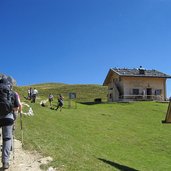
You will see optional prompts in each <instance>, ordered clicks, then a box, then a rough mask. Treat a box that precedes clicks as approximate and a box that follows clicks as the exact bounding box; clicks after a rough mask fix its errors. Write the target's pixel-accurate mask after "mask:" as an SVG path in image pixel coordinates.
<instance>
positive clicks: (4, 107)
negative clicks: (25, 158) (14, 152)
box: [0, 77, 21, 169]
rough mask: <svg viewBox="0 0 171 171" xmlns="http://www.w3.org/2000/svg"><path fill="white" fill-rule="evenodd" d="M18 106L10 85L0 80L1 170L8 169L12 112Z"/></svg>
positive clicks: (2, 79) (4, 80) (12, 121)
mask: <svg viewBox="0 0 171 171" xmlns="http://www.w3.org/2000/svg"><path fill="white" fill-rule="evenodd" d="M19 106H20V104H19V101H18V97H17V94H16V93H15V92H14V91H12V84H10V83H9V82H8V80H7V79H6V78H5V77H4V78H1V79H0V127H1V128H2V164H3V169H8V168H9V158H10V151H11V147H12V131H13V123H14V110H18V108H19ZM20 109H21V108H20ZM20 109H19V110H20ZM19 112H21V111H19Z"/></svg>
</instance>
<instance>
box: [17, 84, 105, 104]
mask: <svg viewBox="0 0 171 171" xmlns="http://www.w3.org/2000/svg"><path fill="white" fill-rule="evenodd" d="M30 87H32V88H36V89H37V90H38V92H39V97H41V98H44V99H46V98H47V97H48V95H49V93H52V94H53V95H54V96H55V97H56V98H57V96H58V94H62V95H63V96H64V98H65V99H66V100H68V97H69V93H73V92H74V93H76V97H77V99H76V100H77V101H78V102H93V101H94V99H96V98H101V99H102V101H106V100H107V87H106V86H101V85H94V84H74V85H71V84H63V83H46V84H36V85H31V86H22V87H14V89H15V90H16V91H18V92H19V93H20V94H21V95H22V97H23V96H27V90H28V88H30Z"/></svg>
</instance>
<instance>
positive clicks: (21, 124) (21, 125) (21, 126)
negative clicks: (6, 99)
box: [20, 112, 23, 147]
mask: <svg viewBox="0 0 171 171" xmlns="http://www.w3.org/2000/svg"><path fill="white" fill-rule="evenodd" d="M20 128H21V144H22V147H23V121H22V113H21V112H20Z"/></svg>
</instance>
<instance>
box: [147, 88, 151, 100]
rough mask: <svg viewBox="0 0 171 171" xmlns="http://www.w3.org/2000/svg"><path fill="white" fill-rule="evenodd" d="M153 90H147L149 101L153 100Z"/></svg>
mask: <svg viewBox="0 0 171 171" xmlns="http://www.w3.org/2000/svg"><path fill="white" fill-rule="evenodd" d="M151 95H152V89H151V88H147V99H151V98H152V96H151Z"/></svg>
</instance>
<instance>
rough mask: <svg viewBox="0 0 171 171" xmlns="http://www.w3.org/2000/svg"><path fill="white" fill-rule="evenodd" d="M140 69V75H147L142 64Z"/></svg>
mask: <svg viewBox="0 0 171 171" xmlns="http://www.w3.org/2000/svg"><path fill="white" fill-rule="evenodd" d="M138 70H139V74H140V75H145V69H144V68H143V67H142V66H140V67H139V69H138Z"/></svg>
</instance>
